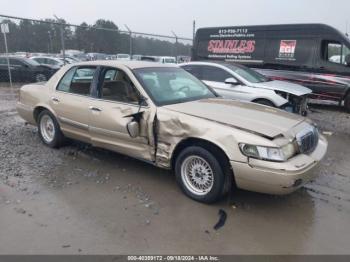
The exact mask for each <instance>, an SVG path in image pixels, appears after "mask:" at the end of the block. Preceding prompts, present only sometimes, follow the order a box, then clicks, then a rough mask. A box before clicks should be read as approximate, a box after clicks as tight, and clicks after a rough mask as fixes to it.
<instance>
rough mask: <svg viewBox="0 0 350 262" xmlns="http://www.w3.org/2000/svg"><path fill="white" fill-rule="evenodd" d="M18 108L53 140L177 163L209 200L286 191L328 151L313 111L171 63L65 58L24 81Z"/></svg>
mask: <svg viewBox="0 0 350 262" xmlns="http://www.w3.org/2000/svg"><path fill="white" fill-rule="evenodd" d="M17 110H18V112H19V114H20V115H21V116H22V117H23V118H24V119H25V120H26V121H27V122H28V123H30V124H33V125H37V126H38V129H39V135H40V138H41V140H42V141H43V143H44V144H46V145H48V146H50V147H59V146H61V145H62V143H63V141H64V139H65V138H66V137H69V138H73V139H77V140H81V141H84V142H86V143H90V144H92V145H93V146H96V147H102V148H106V149H110V150H113V151H116V152H120V153H123V154H126V155H128V156H131V157H134V158H138V159H141V160H144V161H147V162H149V163H152V164H154V165H156V166H158V167H162V168H167V169H173V170H174V171H175V175H176V179H177V182H178V184H179V185H180V187H181V188H182V190H183V192H184V193H185V194H186V195H188V196H189V197H191V198H192V199H195V200H197V201H201V202H206V203H211V202H214V201H216V200H218V199H220V198H221V197H222V196H223V195H224V194H225V193H227V192H228V191H229V190H231V188H232V187H233V186H235V187H238V188H242V189H247V190H252V191H257V192H262V193H269V194H287V193H290V192H292V191H294V190H296V189H297V188H299V187H301V186H302V185H303V184H305V183H306V182H308V181H309V180H311V179H312V178H313V177H314V176H315V175H317V170H315V167H316V166H317V164H318V163H319V161H320V160H321V159H322V158H323V157H324V155H325V153H326V150H327V141H326V139H325V138H324V137H323V136H322V135H321V134H319V132H318V130H317V127H316V126H315V125H314V123H312V122H311V121H310V120H309V119H307V118H304V117H301V116H298V115H294V114H290V113H287V112H284V111H281V110H279V109H275V108H271V107H268V106H263V105H258V104H253V103H249V102H241V101H233V100H226V99H223V98H221V97H219V96H218V95H217V94H216V93H215V91H213V90H212V89H210V88H208V87H207V86H205V85H204V84H203V83H202V82H201V81H199V80H198V79H197V78H195V77H194V76H192V75H190V74H189V73H187V72H186V71H185V70H183V69H181V68H178V67H176V66H175V65H164V64H157V63H148V62H133V61H95V62H83V63H78V64H72V65H68V66H65V67H63V68H62V69H60V70H59V71H58V72H57V73H56V74H55V75H54V76H53V77H52V78H51V79H50V80H49V81H48V82H46V83H36V84H30V85H25V86H23V87H22V88H21V91H20V100H19V102H18V105H17Z"/></svg>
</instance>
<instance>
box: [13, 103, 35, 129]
mask: <svg viewBox="0 0 350 262" xmlns="http://www.w3.org/2000/svg"><path fill="white" fill-rule="evenodd" d="M16 109H17V112H18V114H19V115H20V116H21V117H22V118H23V119H24V120H25V121H27V122H28V123H30V124H32V125H36V122H35V119H34V114H33V110H34V109H33V108H32V107H30V106H28V105H25V104H23V103H21V102H17V105H16Z"/></svg>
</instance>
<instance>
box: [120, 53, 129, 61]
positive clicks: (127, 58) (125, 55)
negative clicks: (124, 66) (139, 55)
mask: <svg viewBox="0 0 350 262" xmlns="http://www.w3.org/2000/svg"><path fill="white" fill-rule="evenodd" d="M117 60H122V61H129V60H131V59H130V55H128V54H117Z"/></svg>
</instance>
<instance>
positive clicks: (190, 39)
mask: <svg viewBox="0 0 350 262" xmlns="http://www.w3.org/2000/svg"><path fill="white" fill-rule="evenodd" d="M0 17H4V18H8V19H17V20H24V21H32V22H38V23H46V24H51V25H52V24H54V25H59V26H74V27H77V28H85V29H96V30H105V31H112V32H119V33H124V34H129V33H130V32H129V31H124V30H119V29H112V28H103V27H97V26H83V25H75V24H70V23H60V22H56V21H45V20H39V19H31V18H24V17H18V16H10V15H3V14H0ZM132 33H133V34H136V35H145V36H153V37H162V38H171V39H176V38H177V39H180V40H189V41H192V38H187V37H174V36H170V35H160V34H150V33H142V32H132Z"/></svg>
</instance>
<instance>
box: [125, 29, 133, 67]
mask: <svg viewBox="0 0 350 262" xmlns="http://www.w3.org/2000/svg"><path fill="white" fill-rule="evenodd" d="M124 26H125V28H126V29H127V30H128V31H129V54H130V60H131V57H132V53H133V52H132V31H131V30H130V28H129V27H128V26H127V25H125V24H124Z"/></svg>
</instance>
